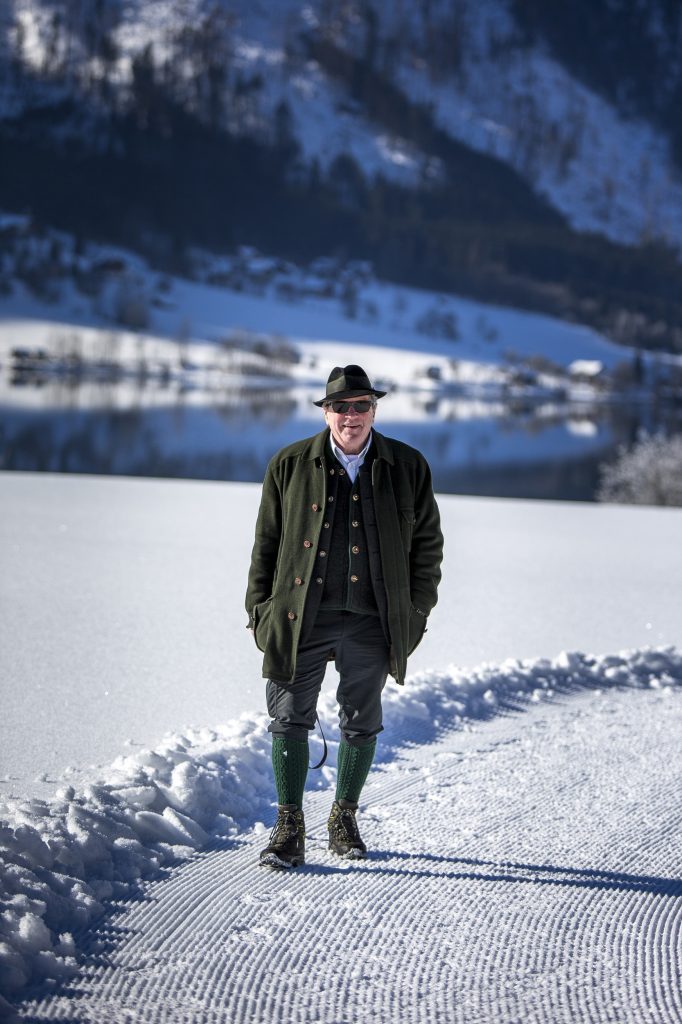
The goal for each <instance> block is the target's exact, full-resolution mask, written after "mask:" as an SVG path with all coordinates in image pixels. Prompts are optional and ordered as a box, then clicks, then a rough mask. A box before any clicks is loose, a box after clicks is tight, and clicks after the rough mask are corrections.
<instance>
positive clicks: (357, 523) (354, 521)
mask: <svg viewBox="0 0 682 1024" xmlns="http://www.w3.org/2000/svg"><path fill="white" fill-rule="evenodd" d="M350 525H351V526H359V525H360V523H359V522H358V520H357V519H354V520H353V522H352V523H351V524H350Z"/></svg>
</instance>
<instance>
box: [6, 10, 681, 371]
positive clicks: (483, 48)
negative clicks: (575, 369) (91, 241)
mask: <svg viewBox="0 0 682 1024" xmlns="http://www.w3.org/2000/svg"><path fill="white" fill-rule="evenodd" d="M567 6H568V5H562V4H560V3H557V4H554V3H548V4H525V3H520V2H514V3H506V2H504V0H487V2H485V3H481V4H474V3H473V0H459V2H457V0H449V2H445V0H420V2H417V3H411V4H407V3H400V2H395V3H391V4H388V3H383V2H380V0H373V2H372V0H317V2H315V3H311V4H307V5H301V4H299V3H295V2H293V0H282V3H280V4H278V5H276V10H273V9H272V6H271V5H268V4H265V3H252V4H250V5H247V4H246V3H245V2H244V3H242V2H237V0H234V2H228V0H225V2H219V0H213V2H206V3H200V2H199V0H149V2H144V3H143V2H141V0H136V2H127V3H124V2H123V0H96V2H93V3H92V4H87V5H84V4H82V3H78V2H76V0H9V2H8V3H7V4H6V5H4V6H3V13H2V14H1V15H0V19H1V21H0V26H1V28H0V60H1V63H0V145H1V146H2V159H1V160H0V189H1V194H2V197H3V205H4V206H5V208H6V209H8V210H13V211H18V212H29V213H31V214H32V216H33V217H34V218H35V219H36V220H37V221H38V222H41V221H42V222H45V223H48V224H52V225H55V226H57V227H62V228H65V229H68V230H72V231H76V232H77V233H79V234H80V235H81V236H83V237H84V238H87V237H94V238H101V239H109V240H112V241H116V242H119V243H121V244H124V245H127V246H132V247H135V248H137V249H138V250H140V251H142V252H144V254H145V255H146V256H148V257H149V258H151V259H152V260H153V261H154V262H155V263H156V264H158V265H159V266H160V267H166V268H169V269H173V270H176V271H182V270H183V267H184V266H185V253H186V250H187V247H188V246H189V245H197V244H198V245H203V246H206V247H210V248H213V249H215V250H217V251H226V250H229V249H231V248H232V247H234V246H236V245H239V244H244V243H248V244H252V245H256V246H258V247H259V248H261V249H263V250H264V251H268V252H271V253H273V254H281V255H283V256H286V257H288V258H290V259H294V260H297V261H300V262H305V261H308V260H310V259H312V258H314V257H315V256H319V255H331V254H333V255H336V256H341V257H342V258H343V257H349V258H350V257H355V258H363V259H369V260H371V261H372V262H373V264H374V266H375V269H376V271H377V273H378V274H379V275H380V276H382V277H383V278H385V279H388V280H394V281H397V282H402V283H411V284H416V285H420V286H424V287H430V288H433V289H440V290H443V291H450V292H459V293H461V294H465V295H471V296H475V297H476V298H479V299H484V300H486V301H490V302H497V303H507V304H511V305H517V306H519V307H523V308H527V309H535V310H539V311H543V312H547V313H551V314H554V315H560V316H562V317H566V318H569V319H573V320H576V321H579V322H585V323H589V324H591V325H593V326H596V327H598V328H599V329H600V330H602V331H604V332H605V333H607V334H608V335H610V336H611V337H612V338H614V339H616V340H619V341H622V342H625V343H628V344H637V345H640V346H641V347H648V348H660V349H668V350H674V351H681V352H682V267H681V266H680V257H679V252H680V249H681V248H682V179H681V178H680V173H679V167H678V165H677V164H676V162H675V161H676V159H678V162H679V155H680V140H679V137H678V132H679V119H676V118H675V116H674V111H675V109H676V106H675V104H676V102H677V100H676V97H677V98H679V90H680V69H679V60H678V58H677V53H678V51H679V46H677V47H676V43H677V42H679V36H680V14H679V9H678V5H677V4H672V3H667V4H666V3H664V2H663V0H650V2H649V3H648V4H638V5H636V7H637V14H636V17H635V15H634V13H633V12H629V9H628V5H627V4H624V5H621V6H620V7H619V6H617V5H613V4H607V3H606V2H605V0H604V3H601V2H600V3H596V4H592V5H589V10H588V8H587V7H585V5H582V4H578V5H570V6H571V12H572V13H571V14H569V13H568V11H567ZM630 6H633V5H630ZM583 8H585V9H583ZM562 12H563V13H562ZM580 15H582V17H580ZM654 58H655V60H654ZM654 66H655V67H656V68H657V69H658V70H659V74H654V71H653V68H654ZM661 69H662V70H663V72H664V73H663V74H660V71H661ZM677 105H678V106H679V103H678V104H677ZM659 157H660V159H659Z"/></svg>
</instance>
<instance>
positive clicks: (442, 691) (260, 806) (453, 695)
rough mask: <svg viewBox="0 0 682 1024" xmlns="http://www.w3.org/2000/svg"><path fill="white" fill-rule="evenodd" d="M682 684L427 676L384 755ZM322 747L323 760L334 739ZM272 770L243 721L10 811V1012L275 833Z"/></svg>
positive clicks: (606, 667) (637, 668)
mask: <svg viewBox="0 0 682 1024" xmlns="http://www.w3.org/2000/svg"><path fill="white" fill-rule="evenodd" d="M680 685H682V652H680V651H678V650H677V649H676V648H674V647H665V648H644V649H640V650H634V651H629V652H623V653H621V654H617V655H604V656H594V655H588V654H583V653H579V652H573V653H566V652H564V653H562V654H560V655H559V656H558V657H557V658H555V659H552V660H550V659H545V658H543V659H536V660H525V661H517V660H509V661H506V662H504V663H503V664H502V665H499V666H495V665H489V664H484V665H481V666H479V667H478V668H475V669H473V670H463V669H458V668H455V667H451V668H448V669H447V670H445V671H442V672H436V671H429V672H421V673H418V674H416V675H413V676H412V677H411V678H410V679H409V681H408V684H407V686H406V687H405V688H404V690H403V689H401V690H399V689H397V688H389V690H387V692H386V695H385V702H384V708H385V714H384V722H385V727H386V729H387V737H386V740H385V741H384V742H383V743H382V744H380V749H381V755H380V756H381V760H382V761H383V763H384V766H385V769H386V770H388V771H391V770H392V763H393V762H396V760H397V757H396V755H397V751H398V750H399V749H400V748H401V747H404V746H405V745H406V744H407V743H408V742H414V741H415V740H418V741H419V742H425V741H426V740H428V739H431V738H433V737H435V736H436V735H437V734H438V733H439V732H440V731H445V730H449V729H453V728H467V725H468V723H471V722H473V721H475V720H482V719H486V718H489V717H491V716H492V715H494V714H496V713H499V712H502V711H505V712H509V711H513V710H521V709H522V708H523V707H524V705H526V704H527V703H528V702H529V701H532V702H537V701H540V700H542V699H546V698H550V697H552V696H553V695H554V694H555V693H558V692H559V693H564V694H565V693H569V692H574V691H576V690H579V689H592V690H594V689H595V688H596V689H601V688H608V687H633V688H639V689H643V688H644V689H645V688H669V687H677V686H680ZM320 713H321V717H322V719H323V720H326V721H329V720H331V719H332V718H333V717H335V702H334V699H333V696H332V695H331V694H329V695H325V696H324V697H323V699H322V700H321V701H320ZM312 746H313V750H312V752H311V753H312V756H313V757H316V756H317V754H318V749H319V747H320V740H319V739H318V738H316V739H315V740H314V741H313V744H312ZM329 747H330V758H329V763H328V765H327V766H325V768H324V769H322V771H321V772H320V774H319V776H317V777H316V778H315V779H311V780H310V785H312V786H314V785H316V786H317V788H318V789H327V788H330V787H331V786H332V785H333V783H334V779H335V767H334V766H335V763H336V752H337V749H338V739H336V738H334V737H332V738H330V740H329ZM269 761H270V741H269V737H268V734H267V718H266V716H265V715H261V716H257V717H249V716H242V718H241V719H239V720H237V721H234V722H231V723H228V724H227V725H224V726H220V727H218V728H216V729H207V728H204V729H192V730H188V731H187V732H186V733H184V734H172V735H168V736H167V737H166V738H165V739H164V741H163V742H162V743H161V744H160V745H159V747H157V748H156V749H155V750H142V751H140V752H138V753H136V754H134V755H130V756H127V757H121V758H119V759H117V760H116V761H115V762H114V763H113V765H112V766H111V767H110V769H109V770H108V771H107V773H106V776H105V777H104V778H103V779H101V780H100V781H99V782H97V783H93V784H91V785H89V786H87V787H86V788H85V789H84V791H83V792H82V793H76V792H75V791H74V789H73V787H71V786H64V787H62V788H61V789H60V790H59V791H58V792H57V793H56V795H55V796H54V797H53V798H52V799H50V800H48V801H44V800H29V801H18V800H9V801H8V802H7V804H6V806H5V807H3V808H2V809H1V810H2V813H3V817H4V818H5V820H4V821H0V851H1V853H2V860H0V897H1V899H2V903H3V913H2V916H1V917H0V993H1V994H0V1013H1V1012H2V1010H3V999H2V996H7V997H10V996H14V997H16V996H18V995H19V994H20V993H21V991H22V990H24V989H26V987H27V986H29V985H36V984H38V983H41V982H44V981H45V980H47V979H63V978H65V977H68V976H70V975H72V974H73V973H74V972H75V971H76V969H77V943H76V941H75V940H74V932H76V931H77V930H79V929H82V928H84V927H85V926H87V925H88V924H90V923H91V922H92V921H93V920H95V919H96V918H97V917H98V916H100V915H101V914H102V913H103V912H104V910H105V901H111V900H122V899H124V898H126V897H127V896H129V895H131V894H132V893H133V892H134V890H135V887H136V885H137V884H138V882H139V880H140V879H142V878H150V877H153V876H155V875H158V874H159V873H160V871H161V870H162V869H164V868H168V867H170V866H171V865H172V864H174V863H176V862H177V861H178V860H181V859H186V858H188V857H190V856H192V854H193V853H195V852H196V851H198V850H199V849H200V848H202V847H203V846H205V845H206V843H207V842H208V841H209V839H210V838H211V837H222V838H231V837H235V836H236V835H238V834H239V833H240V832H243V831H244V830H246V829H249V828H251V827H253V826H254V825H255V826H257V827H259V828H262V827H263V826H262V824H261V820H262V819H265V820H268V819H269V818H270V817H271V814H272V804H273V798H274V792H273V789H272V782H271V773H270V765H269ZM394 767H395V771H396V772H397V771H398V768H397V764H396V765H395V766H394ZM4 1008H5V1009H7V1008H8V1004H7V1003H4Z"/></svg>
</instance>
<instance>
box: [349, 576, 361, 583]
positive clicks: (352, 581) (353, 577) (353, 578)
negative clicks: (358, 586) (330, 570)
mask: <svg viewBox="0 0 682 1024" xmlns="http://www.w3.org/2000/svg"><path fill="white" fill-rule="evenodd" d="M358 578H359V577H358V576H351V578H350V581H351V583H357V582H358Z"/></svg>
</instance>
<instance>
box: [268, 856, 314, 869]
mask: <svg viewBox="0 0 682 1024" xmlns="http://www.w3.org/2000/svg"><path fill="white" fill-rule="evenodd" d="M259 864H260V865H261V866H262V867H264V868H275V870H277V871H288V870H289V869H290V868H298V867H301V866H302V865H303V864H305V860H304V859H303V857H296V858H295V859H294V860H282V859H281V858H280V857H278V856H277V854H276V853H266V854H265V856H261V858H260V860H259Z"/></svg>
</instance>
